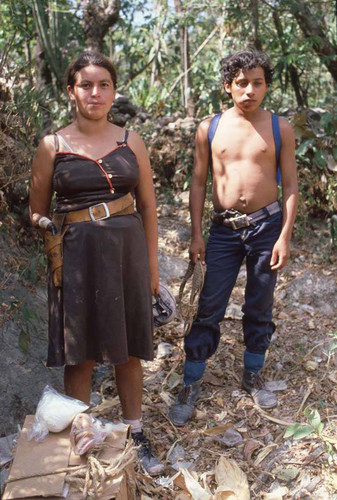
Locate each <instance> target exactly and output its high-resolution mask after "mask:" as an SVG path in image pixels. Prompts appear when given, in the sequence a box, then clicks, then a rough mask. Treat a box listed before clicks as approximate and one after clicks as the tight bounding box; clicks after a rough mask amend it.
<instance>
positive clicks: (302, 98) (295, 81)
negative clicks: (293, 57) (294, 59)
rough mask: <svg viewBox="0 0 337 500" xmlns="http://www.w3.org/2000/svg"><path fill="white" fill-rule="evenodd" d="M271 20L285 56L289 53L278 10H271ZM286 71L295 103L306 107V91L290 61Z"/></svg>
mask: <svg viewBox="0 0 337 500" xmlns="http://www.w3.org/2000/svg"><path fill="white" fill-rule="evenodd" d="M273 21H274V24H275V28H276V31H277V35H278V38H279V41H280V45H281V49H282V54H283V56H287V55H288V54H289V50H288V48H287V46H286V44H285V43H284V33H283V28H282V24H281V21H280V18H279V15H278V12H277V11H276V10H273ZM287 71H288V73H289V75H290V81H291V85H292V87H293V89H294V92H295V96H296V101H297V105H298V106H299V107H300V108H303V107H308V102H307V95H306V94H307V92H306V91H305V90H304V89H302V87H301V82H300V77H299V75H298V72H297V69H296V67H295V66H294V65H293V64H292V63H290V64H289V65H288V68H287Z"/></svg>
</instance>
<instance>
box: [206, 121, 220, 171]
mask: <svg viewBox="0 0 337 500" xmlns="http://www.w3.org/2000/svg"><path fill="white" fill-rule="evenodd" d="M221 115H222V113H219V114H217V115H215V116H213V118H212V120H211V123H210V125H209V129H208V148H209V161H208V162H209V169H210V171H211V174H212V165H213V162H212V142H213V139H214V136H215V132H216V129H217V128H218V125H219V121H220V118H221Z"/></svg>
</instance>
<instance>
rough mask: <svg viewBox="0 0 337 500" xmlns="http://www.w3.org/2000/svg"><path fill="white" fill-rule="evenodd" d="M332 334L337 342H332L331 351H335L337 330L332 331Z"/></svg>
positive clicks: (336, 347)
mask: <svg viewBox="0 0 337 500" xmlns="http://www.w3.org/2000/svg"><path fill="white" fill-rule="evenodd" d="M330 335H331V337H333V339H334V340H336V342H334V343H333V344H331V346H330V348H329V351H334V350H335V349H337V332H334V333H330Z"/></svg>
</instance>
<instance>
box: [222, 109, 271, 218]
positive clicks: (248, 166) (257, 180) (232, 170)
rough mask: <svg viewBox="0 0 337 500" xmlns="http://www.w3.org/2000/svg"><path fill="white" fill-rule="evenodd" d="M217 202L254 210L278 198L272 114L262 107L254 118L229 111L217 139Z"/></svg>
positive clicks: (230, 206) (244, 210) (229, 206)
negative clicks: (249, 118) (250, 118)
mask: <svg viewBox="0 0 337 500" xmlns="http://www.w3.org/2000/svg"><path fill="white" fill-rule="evenodd" d="M212 159H213V204H214V209H215V210H216V211H223V210H225V209H230V208H235V209H236V210H239V211H240V212H243V213H248V214H249V213H252V212H255V211H256V210H259V209H260V208H262V207H264V206H266V205H268V204H270V203H272V202H274V201H275V200H277V195H278V188H277V182H276V159H275V144H274V138H273V132H272V123H271V114H270V113H268V112H267V111H264V110H263V109H259V111H258V113H256V114H255V115H254V118H252V120H248V119H247V118H246V117H244V116H241V115H237V113H235V111H234V110H233V109H230V110H228V111H226V112H225V113H224V114H223V115H222V117H221V119H220V122H219V125H218V129H217V131H216V134H215V137H214V140H213V143H212Z"/></svg>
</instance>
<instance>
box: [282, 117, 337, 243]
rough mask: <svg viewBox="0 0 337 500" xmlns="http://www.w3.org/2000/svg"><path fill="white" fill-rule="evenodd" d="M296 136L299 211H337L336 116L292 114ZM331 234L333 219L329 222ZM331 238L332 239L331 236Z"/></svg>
mask: <svg viewBox="0 0 337 500" xmlns="http://www.w3.org/2000/svg"><path fill="white" fill-rule="evenodd" d="M291 121H292V125H293V128H294V131H295V136H296V137H297V141H298V147H297V149H296V159H297V165H298V171H299V189H300V193H301V204H300V214H302V215H303V213H307V212H308V213H310V212H311V214H312V215H315V214H316V215H317V214H320V215H322V216H327V215H328V214H331V213H333V212H335V211H336V210H337V175H336V172H337V161H336V159H335V158H336V156H337V151H336V146H335V140H334V130H335V128H336V126H337V117H336V115H335V114H334V113H332V112H327V111H322V110H320V111H319V112H311V111H308V112H304V111H303V112H301V113H297V114H295V115H293V117H292V120H291ZM330 227H331V234H332V236H334V234H335V233H334V228H335V224H334V219H332V222H330ZM333 241H335V240H334V238H333Z"/></svg>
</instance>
